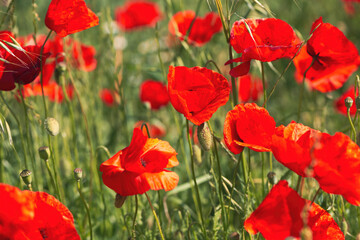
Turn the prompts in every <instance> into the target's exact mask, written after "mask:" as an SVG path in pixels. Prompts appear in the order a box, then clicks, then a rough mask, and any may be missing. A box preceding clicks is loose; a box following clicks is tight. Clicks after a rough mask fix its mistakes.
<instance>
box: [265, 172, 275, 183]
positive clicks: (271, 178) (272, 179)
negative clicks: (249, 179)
mask: <svg viewBox="0 0 360 240" xmlns="http://www.w3.org/2000/svg"><path fill="white" fill-rule="evenodd" d="M267 178H268V181H269V183H270V184H271V185H274V184H275V183H276V182H277V179H276V173H274V172H269V173H268V174H267Z"/></svg>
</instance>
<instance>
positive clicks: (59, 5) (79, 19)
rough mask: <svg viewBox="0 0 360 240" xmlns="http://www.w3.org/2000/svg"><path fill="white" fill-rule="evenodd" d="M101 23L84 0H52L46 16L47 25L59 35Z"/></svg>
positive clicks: (62, 35) (65, 34)
mask: <svg viewBox="0 0 360 240" xmlns="http://www.w3.org/2000/svg"><path fill="white" fill-rule="evenodd" d="M98 24H99V18H98V17H97V16H96V15H95V13H93V12H92V11H91V10H90V9H89V8H88V7H87V6H86V3H85V1H84V0H52V1H51V3H50V5H49V8H48V10H47V12H46V16H45V25H46V26H47V27H48V28H49V29H51V30H53V31H55V32H56V33H57V34H58V35H59V37H65V36H67V35H69V34H72V33H76V32H80V31H83V30H85V29H88V28H91V27H94V26H96V25H98Z"/></svg>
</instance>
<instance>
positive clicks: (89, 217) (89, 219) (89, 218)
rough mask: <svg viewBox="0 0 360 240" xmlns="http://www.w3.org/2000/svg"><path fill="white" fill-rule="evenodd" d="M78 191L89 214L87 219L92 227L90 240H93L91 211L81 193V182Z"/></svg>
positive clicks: (78, 184)
mask: <svg viewBox="0 0 360 240" xmlns="http://www.w3.org/2000/svg"><path fill="white" fill-rule="evenodd" d="M77 190H78V192H79V194H80V198H81V200H82V202H83V204H84V207H85V209H86V213H87V217H88V221H89V227H90V239H91V240H92V239H93V233H92V224H91V216H90V209H89V205H88V204H87V202H86V200H85V198H84V196H83V194H82V191H81V185H80V181H77Z"/></svg>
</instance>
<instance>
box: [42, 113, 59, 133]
mask: <svg viewBox="0 0 360 240" xmlns="http://www.w3.org/2000/svg"><path fill="white" fill-rule="evenodd" d="M44 124H45V128H46V130H47V131H48V133H49V134H50V135H51V136H56V135H58V134H59V131H60V126H59V123H58V121H57V120H56V119H55V118H51V117H49V118H47V119H45V123H44Z"/></svg>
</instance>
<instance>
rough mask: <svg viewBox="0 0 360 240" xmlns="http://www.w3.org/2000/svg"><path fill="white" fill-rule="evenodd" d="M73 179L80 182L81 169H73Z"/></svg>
mask: <svg viewBox="0 0 360 240" xmlns="http://www.w3.org/2000/svg"><path fill="white" fill-rule="evenodd" d="M74 178H75V180H76V181H80V180H81V178H82V169H81V168H75V169H74Z"/></svg>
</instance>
